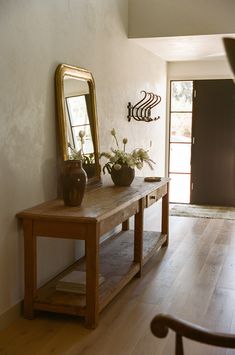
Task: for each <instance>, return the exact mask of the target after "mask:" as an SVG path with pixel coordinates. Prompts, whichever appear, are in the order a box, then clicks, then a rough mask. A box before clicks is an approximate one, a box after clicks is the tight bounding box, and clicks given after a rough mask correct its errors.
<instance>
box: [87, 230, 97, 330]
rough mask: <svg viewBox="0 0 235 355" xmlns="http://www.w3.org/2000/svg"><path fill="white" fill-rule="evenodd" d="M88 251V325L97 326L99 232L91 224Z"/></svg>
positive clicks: (88, 235) (88, 234)
mask: <svg viewBox="0 0 235 355" xmlns="http://www.w3.org/2000/svg"><path fill="white" fill-rule="evenodd" d="M85 251H86V326H87V328H92V329H94V328H96V327H97V325H98V314H99V233H98V228H97V226H89V227H88V233H87V238H86V240H85Z"/></svg>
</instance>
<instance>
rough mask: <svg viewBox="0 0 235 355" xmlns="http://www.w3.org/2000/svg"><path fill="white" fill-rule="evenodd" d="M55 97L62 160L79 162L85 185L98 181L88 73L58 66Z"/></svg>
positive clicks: (93, 106)
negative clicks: (82, 169) (83, 170)
mask: <svg viewBox="0 0 235 355" xmlns="http://www.w3.org/2000/svg"><path fill="white" fill-rule="evenodd" d="M56 98H57V111H58V119H59V136H60V148H61V157H62V160H68V159H82V161H83V168H84V169H85V171H86V173H87V177H88V183H89V184H94V183H99V182H100V181H101V178H100V168H99V145H98V132H97V130H98V126H97V125H98V123H97V113H96V100H95V83H94V79H93V77H92V74H91V72H89V71H87V70H85V69H82V68H78V67H72V66H69V65H66V64H61V65H59V66H58V68H57V70H56Z"/></svg>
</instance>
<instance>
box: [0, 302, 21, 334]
mask: <svg viewBox="0 0 235 355" xmlns="http://www.w3.org/2000/svg"><path fill="white" fill-rule="evenodd" d="M22 310H23V301H20V302H18V303H17V304H15V305H14V306H13V307H11V308H9V309H8V310H7V311H6V312H4V313H3V314H1V315H0V330H3V329H5V328H7V327H8V326H9V325H10V324H11V323H13V322H15V321H16V320H17V319H19V318H20V317H21V316H22Z"/></svg>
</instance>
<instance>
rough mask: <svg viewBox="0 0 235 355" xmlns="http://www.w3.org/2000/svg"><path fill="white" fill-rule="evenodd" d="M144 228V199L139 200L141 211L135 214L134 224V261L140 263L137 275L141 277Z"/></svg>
mask: <svg viewBox="0 0 235 355" xmlns="http://www.w3.org/2000/svg"><path fill="white" fill-rule="evenodd" d="M143 230H144V200H143V199H141V200H140V201H139V212H138V213H136V214H135V226H134V261H135V262H138V263H139V264H140V271H139V272H138V274H137V275H136V276H137V277H141V273H142V265H143Z"/></svg>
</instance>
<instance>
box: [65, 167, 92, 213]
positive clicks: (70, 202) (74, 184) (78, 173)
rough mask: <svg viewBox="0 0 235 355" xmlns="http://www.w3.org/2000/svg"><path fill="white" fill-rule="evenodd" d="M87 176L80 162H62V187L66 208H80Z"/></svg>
mask: <svg viewBox="0 0 235 355" xmlns="http://www.w3.org/2000/svg"><path fill="white" fill-rule="evenodd" d="M86 182H87V174H86V172H85V170H84V169H83V168H82V162H81V160H66V161H64V167H63V174H62V186H63V199H64V204H65V205H66V206H80V205H81V203H82V200H83V197H84V192H85V187H86Z"/></svg>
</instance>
